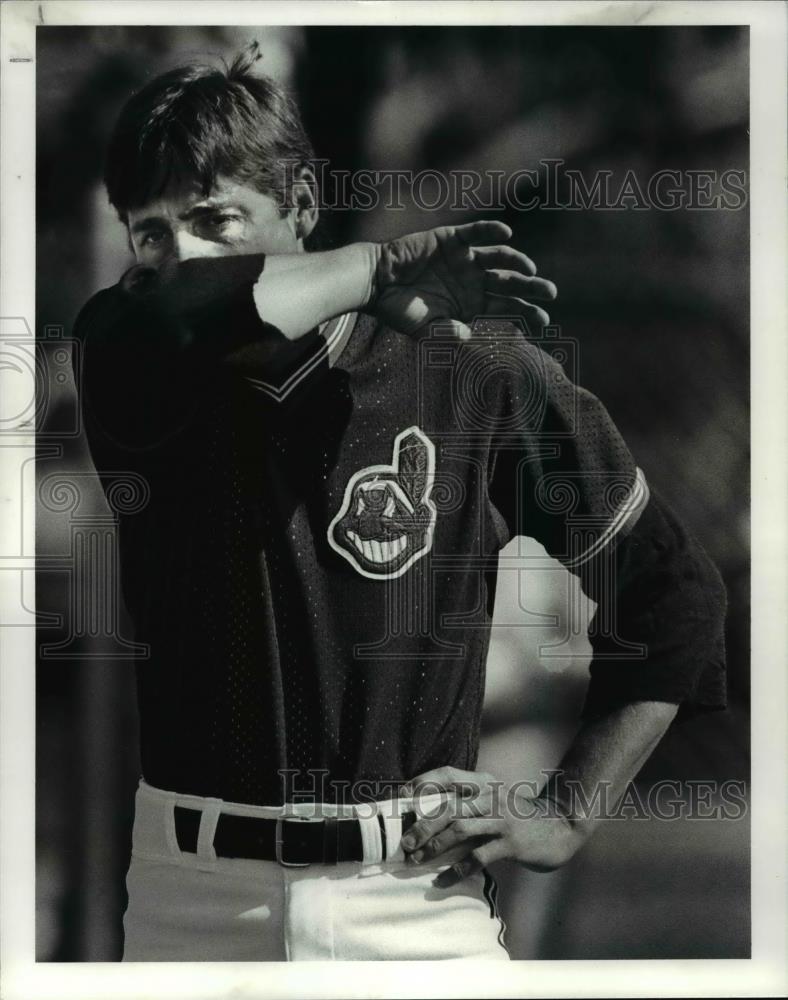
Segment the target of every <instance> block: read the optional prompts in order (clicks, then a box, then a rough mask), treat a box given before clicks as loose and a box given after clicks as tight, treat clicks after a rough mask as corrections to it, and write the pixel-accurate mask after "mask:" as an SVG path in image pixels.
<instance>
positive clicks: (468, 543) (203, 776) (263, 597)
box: [76, 258, 725, 803]
mask: <svg viewBox="0 0 788 1000" xmlns="http://www.w3.org/2000/svg"><path fill="white" fill-rule="evenodd" d="M262 263H263V262H262V259H261V258H250V259H238V258H236V259H234V260H233V261H232V262H230V263H228V262H227V260H225V261H224V262H222V261H210V262H207V261H194V262H188V263H187V264H184V265H181V266H180V268H179V269H178V275H177V277H176V278H175V279H174V281H172V282H171V283H170V285H169V286H168V287H167V288H166V289H159V290H154V291H153V292H150V291H148V292H147V294H135V293H133V292H129V291H126V290H124V288H122V287H121V286H116V287H114V288H111V289H107V290H105V291H103V292H100V293H99V294H98V295H97V296H95V297H94V298H93V299H92V300H91V301H90V302H89V303H88V304H87V306H86V307H85V308H84V310H83V312H82V314H81V315H80V318H79V320H78V324H77V330H76V333H77V336H78V337H80V338H81V340H82V341H83V357H84V368H83V371H82V372H81V373H80V382H81V395H82V402H83V409H84V413H85V420H86V427H87V433H88V438H89V443H90V447H91V451H92V454H93V458H94V461H95V464H96V468H97V470H98V472H99V475H100V476H101V477H102V480H103V481H104V483H105V486H106V485H107V483H108V481H109V478H110V477H111V475H115V474H117V473H118V472H119V471H121V470H129V471H133V472H135V473H136V474H137V475H138V476H142V477H144V479H145V480H146V482H147V485H148V499H147V503H146V504H145V506H144V507H143V508H142V509H140V510H138V511H136V512H135V513H129V514H121V515H120V519H119V539H120V560H121V571H122V582H123V592H124V597H125V601H126V604H127V607H128V610H129V612H130V614H131V617H132V619H133V621H134V624H135V629H136V638H137V640H138V641H140V642H144V643H147V644H148V646H149V649H150V654H149V656H148V657H147V658H146V659H142V660H140V661H139V662H138V664H137V675H138V691H139V707H140V718H141V747H142V767H143V774H144V776H145V778H146V780H147V781H148V782H149V783H151V784H153V785H155V786H158V787H161V788H165V789H168V790H172V791H177V792H182V793H194V794H199V795H205V796H215V797H219V798H223V799H226V800H232V801H240V802H248V803H277V802H280V801H282V799H283V797H290V796H292V795H293V794H296V793H298V792H302V791H307V790H309V789H310V788H312V787H314V786H315V785H316V784H317V785H318V786H319V787H320V792H319V797H321V798H332V797H338V796H340V795H342V796H346V797H366V798H370V797H372V796H375V797H385V795H386V794H388V793H390V791H391V790H392V789H393V788H394V786H395V785H396V784H397V783H400V782H404V781H406V780H408V779H409V778H411V777H413V776H414V775H416V774H418V773H420V772H423V771H425V770H427V769H429V768H432V767H438V766H441V765H446V764H449V765H454V766H456V767H460V768H466V769H471V768H473V767H474V765H475V761H476V756H477V751H478V743H479V723H480V716H481V709H482V699H483V692H484V674H485V660H486V655H487V650H488V645H489V639H490V623H491V617H492V609H493V602H494V595H495V574H496V567H497V558H498V553H499V551H500V549H501V548H502V547H503V546H504V545H505V544H506V543H507V542H508V541H509V540H510V539H511V538H512V537H514V536H515V535H527V536H531V537H533V538H535V539H537V540H538V541H539V542H541V543H542V544H543V545H544V547H545V549H546V550H547V552H548V553H549V554H550V555H551V556H553V557H555V558H557V559H559V560H560V561H561V562H562V563H563V564H564V565H565V566H566V567H567V568H568V569H569V570H570V571H571V572H573V573H576V574H577V575H579V576H580V577H581V579H582V581H583V585H584V587H585V589H586V591H587V592H588V593H589V594H590V596H591V597H592V598H593V599H594V600H596V601H597V602H598V603H599V605H600V608H599V611H598V613H597V616H596V619H595V623H596V624H597V628H596V629H595V630H594V631H593V633H592V636H591V641H592V646H593V650H594V662H593V664H592V668H591V680H590V685H589V691H588V697H587V702H586V712H587V713H588V714H599V713H603V712H605V711H607V710H608V709H610V708H611V707H614V706H616V705H620V704H622V703H625V702H627V701H632V700H638V699H657V700H665V701H671V702H675V703H684V704H686V705H690V706H699V707H719V706H722V705H724V703H725V684H724V659H723V652H722V617H723V613H724V592H723V590H722V587H721V584H720V581H719V577H718V575H717V574H716V571H715V570H714V568H713V567H712V566H711V564H710V563H709V561H708V559H707V558H706V556H705V555H704V553H703V552H702V550H701V549H700V547H699V546H698V545H697V543H696V542H695V541H694V540H693V539H692V538H691V537H690V536H689V535H688V534H687V533H686V531H684V529H683V528H682V527H681V526H680V525H679V524H678V522H677V521H676V520H675V518H674V517H673V516H672V514H671V513H670V512H669V510H668V509H667V508H666V507H665V505H664V504H662V503H661V501H659V499H658V498H657V497H655V496H654V495H653V494H652V495H651V496H650V495H649V490H648V487H647V485H646V482H645V479H644V477H643V475H642V474H641V473H640V472H639V471H638V469H637V468H636V465H635V463H634V461H633V458H632V456H631V455H630V453H629V452H628V450H627V448H626V446H625V444H624V442H623V441H622V439H621V437H620V435H619V434H618V432H617V431H616V429H615V427H614V426H613V424H612V422H611V420H610V418H609V417H608V415H607V413H606V412H605V410H604V408H603V407H602V406H601V404H600V403H599V402H598V400H596V399H595V398H594V397H593V396H591V395H590V394H589V393H587V392H585V391H583V390H582V389H579V388H578V387H577V386H575V385H574V384H573V382H572V380H571V379H570V378H569V376H568V373H567V368H568V367H569V366H568V365H567V364H566V357H565V355H566V350H567V345H566V344H565V343H563V342H562V341H561V340H560V338H558V339H555V340H551V339H550V338H549V337H548V338H547V339H543V340H542V342H541V346H539V345H538V344H535V343H534V342H532V341H529V340H528V339H527V338H526V337H525V336H524V335H523V333H522V331H520V330H518V329H517V328H516V327H513V326H511V325H509V324H504V323H492V322H490V323H488V324H486V327H484V328H482V327H479V328H477V331H476V333H477V336H476V337H475V338H474V339H473V340H471V341H468V342H464V343H460V342H459V341H458V340H457V339H456V337H454V336H453V335H451V334H447V333H446V332H445V331H442V330H441V326H440V324H436V325H435V326H434V327H433V328H432V329H431V330H429V331H426V332H425V333H424V335H423V336H421V337H409V336H404V335H402V334H400V333H397V332H395V331H394V330H392V329H388V328H385V327H383V326H381V325H379V324H378V323H377V322H376V321H375V320H374V319H373V318H371V317H369V316H365V315H359V316H346V317H339V318H337V319H336V320H334V321H332V322H331V323H330V324H328V325H327V326H326V327H325V328H324V329H323V330H322V331H314V332H313V333H311V334H309V335H307V336H306V337H304V338H302V339H301V340H299V341H297V342H295V343H290V342H288V341H286V340H285V338H284V337H282V335H281V334H279V333H278V332H277V331H276V330H274V329H273V328H271V327H269V326H267V325H266V324H264V323H263V322H262V321H261V320H260V318H259V317H258V315H257V313H256V310H255V307H254V302H253V296H252V284H253V281H254V279H255V277H256V275H257V274H258V273H259V271H260V269H261V267H262ZM543 348H546V349H543ZM556 359H558V360H556ZM560 360H563V362H564V363H563V364H561V363H559V361H560ZM359 782H363V783H364V784H363V785H361V786H359V785H358V783H359ZM343 783H345V784H346V785H347V786H349V791H343V790H342V789H343Z"/></svg>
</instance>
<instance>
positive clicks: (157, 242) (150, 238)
mask: <svg viewBox="0 0 788 1000" xmlns="http://www.w3.org/2000/svg"><path fill="white" fill-rule="evenodd" d="M166 239H167V233H166V232H165V231H164V230H163V229H149V230H148V232H147V233H145V235H144V236H143V237H142V245H143V246H144V247H158V246H161V244H162V243H163V242H164V241H165V240H166Z"/></svg>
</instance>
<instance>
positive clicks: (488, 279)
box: [484, 270, 558, 302]
mask: <svg viewBox="0 0 788 1000" xmlns="http://www.w3.org/2000/svg"><path fill="white" fill-rule="evenodd" d="M484 288H485V290H486V291H487V292H490V293H491V294H493V295H503V296H507V297H513V298H520V299H522V298H525V297H526V296H527V297H528V298H529V299H540V300H546V301H548V302H552V300H553V299H554V298H555V297H556V295H557V294H558V289H557V288H556V287H555V285H554V284H553V283H552V281H548V280H547V279H546V278H534V277H532V276H530V275H525V274H519V273H518V272H517V271H509V270H487V271H485V272H484Z"/></svg>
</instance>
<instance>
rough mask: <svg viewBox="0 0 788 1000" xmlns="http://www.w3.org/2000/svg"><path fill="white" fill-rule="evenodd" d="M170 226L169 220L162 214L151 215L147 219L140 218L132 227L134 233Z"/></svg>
mask: <svg viewBox="0 0 788 1000" xmlns="http://www.w3.org/2000/svg"><path fill="white" fill-rule="evenodd" d="M167 226H169V222H167V220H166V219H165V218H164V217H163V216H160V215H149V216H148V218H147V219H140V220H139V222H135V223H134V225H133V226H132V227H131V232H132V233H142V232H144V231H145V230H146V229H156V228H158V229H162V228H166V227H167Z"/></svg>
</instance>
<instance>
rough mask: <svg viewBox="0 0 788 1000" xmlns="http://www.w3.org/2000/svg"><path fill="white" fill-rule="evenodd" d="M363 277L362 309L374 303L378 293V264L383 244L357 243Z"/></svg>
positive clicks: (360, 306)
mask: <svg viewBox="0 0 788 1000" xmlns="http://www.w3.org/2000/svg"><path fill="white" fill-rule="evenodd" d="M354 246H355V247H356V248H357V253H358V256H359V261H360V266H361V269H362V273H363V275H364V278H363V290H362V292H361V304H360V305H359V308H360V309H365V308H366V307H367V306H368V305H370V304H371V303H373V302H374V301H375V299H376V298H377V295H378V265H379V263H380V255H381V250H382V246H381V244H380V243H369V242H365V243H356V244H354Z"/></svg>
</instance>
